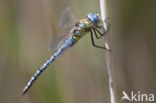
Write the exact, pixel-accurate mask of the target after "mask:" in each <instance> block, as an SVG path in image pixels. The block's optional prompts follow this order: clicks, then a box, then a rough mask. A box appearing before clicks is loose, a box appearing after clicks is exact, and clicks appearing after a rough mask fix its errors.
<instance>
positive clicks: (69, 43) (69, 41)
mask: <svg viewBox="0 0 156 103" xmlns="http://www.w3.org/2000/svg"><path fill="white" fill-rule="evenodd" d="M75 43H76V40H75V39H74V38H73V37H70V38H68V39H67V40H66V41H65V43H64V44H63V45H62V46H61V47H60V48H59V49H58V50H57V52H56V53H54V55H53V56H51V57H50V59H49V60H47V62H46V63H44V64H43V66H42V67H41V68H40V69H39V70H37V72H36V73H35V74H34V76H33V77H31V79H30V81H29V82H28V83H27V85H26V86H25V88H24V89H23V93H22V96H23V95H24V94H25V93H26V92H27V91H28V90H29V88H30V87H31V86H32V84H33V83H34V81H35V80H36V79H37V78H38V77H39V76H40V74H41V73H42V72H43V71H45V70H46V68H47V67H48V66H49V65H50V64H51V63H52V62H53V61H54V60H55V59H56V58H57V57H58V56H59V55H60V54H62V52H64V51H65V50H66V49H67V48H69V47H71V46H73V45H74V44H75Z"/></svg>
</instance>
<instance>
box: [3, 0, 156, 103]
mask: <svg viewBox="0 0 156 103" xmlns="http://www.w3.org/2000/svg"><path fill="white" fill-rule="evenodd" d="M155 4H156V1H155V0H109V2H108V10H109V17H110V20H109V22H110V23H111V29H110V37H111V42H112V49H113V50H112V51H113V60H114V65H115V77H116V85H117V87H116V88H117V97H118V103H120V102H121V97H122V91H123V90H124V91H126V92H130V91H135V92H137V91H141V93H153V94H156V82H155V78H156V47H155V44H156V42H155V38H156V35H155V34H156V30H155V27H156V26H155V23H156V20H155V19H156V12H155V11H156V5H155ZM66 7H70V8H71V9H72V12H73V14H75V15H76V17H77V18H84V17H85V16H86V14H87V13H90V12H99V13H100V9H99V8H100V7H99V0H1V1H0V103H109V101H110V100H109V98H110V96H109V88H108V75H107V68H106V65H105V50H101V49H97V48H94V47H93V46H92V44H91V41H90V36H89V35H87V36H85V37H84V38H82V39H81V40H80V41H79V42H78V43H77V44H76V45H75V46H74V47H72V48H70V49H69V50H67V51H66V52H65V53H64V55H62V56H61V57H60V58H58V59H57V60H56V61H55V62H54V63H53V64H52V65H50V67H48V69H47V70H46V71H45V72H44V73H43V74H42V75H41V76H40V77H39V79H38V80H37V81H36V82H35V83H34V85H33V86H32V88H31V89H30V90H29V91H28V93H27V94H26V95H25V96H24V97H23V98H20V95H21V93H22V90H23V88H24V86H25V85H26V83H27V82H28V80H29V79H30V77H31V76H32V75H33V74H34V73H35V72H36V70H37V69H39V67H40V66H41V65H42V64H43V63H44V62H45V61H46V60H47V59H49V57H50V56H51V55H52V54H53V53H54V52H49V51H48V41H49V40H50V39H51V38H53V37H54V36H55V35H56V34H57V32H58V31H59V27H58V22H59V18H60V14H61V12H62V10H63V9H65V8H66ZM100 43H101V44H103V43H104V42H103V39H101V40H100ZM125 102H126V101H124V103H125Z"/></svg>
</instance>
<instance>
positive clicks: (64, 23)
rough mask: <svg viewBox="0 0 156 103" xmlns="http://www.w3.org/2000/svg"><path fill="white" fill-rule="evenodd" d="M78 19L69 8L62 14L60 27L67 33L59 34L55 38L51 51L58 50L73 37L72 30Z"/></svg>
mask: <svg viewBox="0 0 156 103" xmlns="http://www.w3.org/2000/svg"><path fill="white" fill-rule="evenodd" d="M76 21H77V20H76V17H75V16H74V15H73V14H72V11H71V9H70V8H69V7H67V8H65V9H64V10H63V11H62V13H61V17H60V20H59V27H60V29H63V31H66V32H65V33H63V34H62V33H59V34H58V35H57V36H56V37H54V38H53V39H52V40H51V41H50V42H49V46H48V47H49V51H52V50H55V49H58V48H59V47H60V46H61V45H62V44H63V43H64V41H65V40H66V39H67V38H68V37H69V36H71V30H72V28H73V26H74V24H75V22H76Z"/></svg>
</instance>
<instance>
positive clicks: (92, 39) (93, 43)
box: [90, 31, 110, 51]
mask: <svg viewBox="0 0 156 103" xmlns="http://www.w3.org/2000/svg"><path fill="white" fill-rule="evenodd" d="M90 34H91V41H92V45H93V46H94V47H96V48H101V49H105V50H108V51H110V50H109V49H107V48H106V47H102V46H98V45H96V44H95V42H94V38H93V32H92V31H90Z"/></svg>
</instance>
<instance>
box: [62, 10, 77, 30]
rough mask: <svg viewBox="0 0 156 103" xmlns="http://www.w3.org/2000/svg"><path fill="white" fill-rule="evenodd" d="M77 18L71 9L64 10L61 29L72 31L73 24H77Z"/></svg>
mask: <svg viewBox="0 0 156 103" xmlns="http://www.w3.org/2000/svg"><path fill="white" fill-rule="evenodd" d="M76 20H77V19H76V17H75V16H74V15H73V14H72V11H71V9H70V7H67V8H66V9H64V10H63V11H62V13H61V18H60V22H59V27H62V28H67V29H70V27H72V25H73V23H75V22H76Z"/></svg>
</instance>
